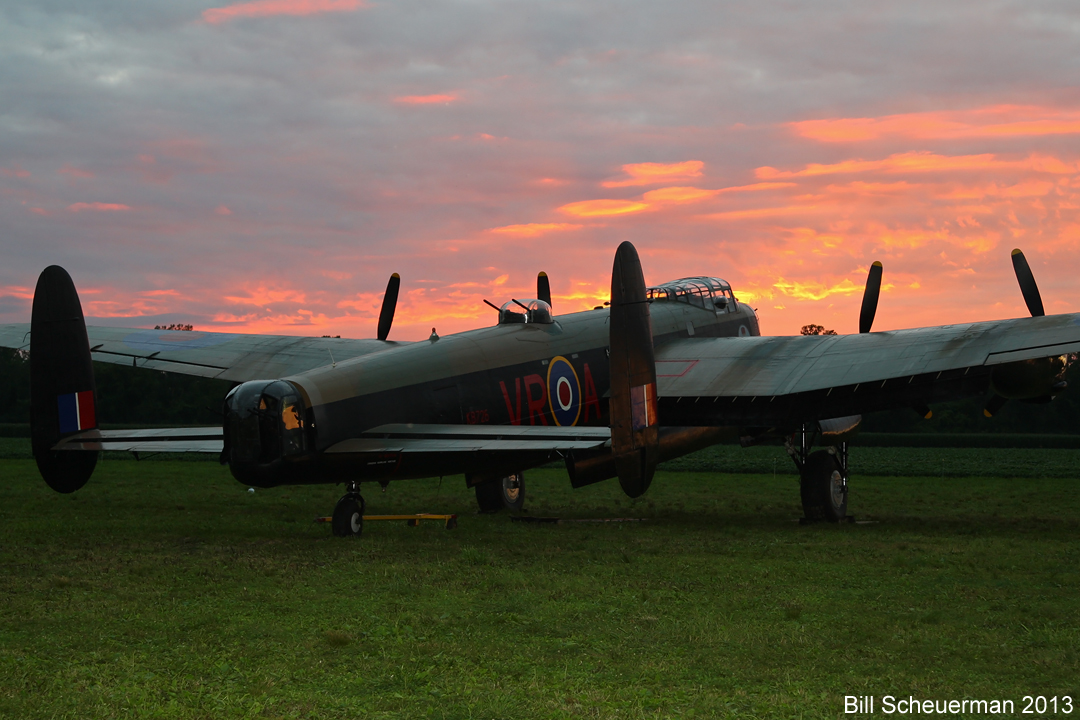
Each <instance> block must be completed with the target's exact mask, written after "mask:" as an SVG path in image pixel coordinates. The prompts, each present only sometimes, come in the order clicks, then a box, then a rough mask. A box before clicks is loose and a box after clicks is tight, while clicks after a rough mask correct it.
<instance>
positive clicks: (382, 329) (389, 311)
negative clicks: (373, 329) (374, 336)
mask: <svg viewBox="0 0 1080 720" xmlns="http://www.w3.org/2000/svg"><path fill="white" fill-rule="evenodd" d="M400 289H401V276H400V275H398V274H397V273H394V274H393V275H391V276H390V282H388V283H386V293H385V294H384V295H383V299H382V310H380V311H379V339H380V340H385V339H386V336H387V335H389V334H390V326H391V325H393V324H394V310H396V309H397V296H398V290H400Z"/></svg>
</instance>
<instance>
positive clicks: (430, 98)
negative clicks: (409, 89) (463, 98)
mask: <svg viewBox="0 0 1080 720" xmlns="http://www.w3.org/2000/svg"><path fill="white" fill-rule="evenodd" d="M457 99H458V97H457V95H453V94H448V93H444V94H437V95H402V96H400V97H396V98H394V102H396V103H400V104H401V105H445V104H447V103H452V102H454V101H456V100H457Z"/></svg>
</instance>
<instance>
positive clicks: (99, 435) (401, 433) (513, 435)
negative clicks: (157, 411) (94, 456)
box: [53, 423, 611, 454]
mask: <svg viewBox="0 0 1080 720" xmlns="http://www.w3.org/2000/svg"><path fill="white" fill-rule="evenodd" d="M610 439H611V430H610V429H608V428H606V427H547V426H543V425H536V426H531V425H525V426H521V425H421V424H413V423H408V424H389V425H380V426H379V427H376V428H372V429H371V430H368V431H366V432H364V433H362V434H361V436H360V437H357V438H352V439H349V440H343V441H342V442H339V443H337V444H335V445H333V446H331V447H330V448H328V449H327V450H326V452H327V453H330V454H341V453H405V454H409V453H473V452H510V453H517V452H534V451H539V452H551V451H567V450H588V449H594V448H599V447H602V446H603V445H604V444H605V443H607V442H608V441H609V440H610ZM53 449H54V450H116V451H121V452H145V453H152V452H153V453H165V452H175V453H220V452H221V450H222V431H221V428H220V427H198V428H153V429H137V430H97V429H95V430H87V431H85V432H81V433H78V434H76V435H70V436H68V437H65V438H63V439H62V440H61V441H60V442H59V443H58V444H57V445H56V447H55V448H53Z"/></svg>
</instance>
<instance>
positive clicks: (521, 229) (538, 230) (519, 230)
mask: <svg viewBox="0 0 1080 720" xmlns="http://www.w3.org/2000/svg"><path fill="white" fill-rule="evenodd" d="M581 227H582V226H581V225H575V224H574V223H526V224H524V225H503V226H502V227H496V228H491V229H490V230H489V231H488V232H493V233H498V234H499V235H510V236H512V237H537V236H538V235H544V234H546V233H550V232H566V231H567V230H578V229H580V228H581Z"/></svg>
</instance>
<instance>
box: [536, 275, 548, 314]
mask: <svg viewBox="0 0 1080 720" xmlns="http://www.w3.org/2000/svg"><path fill="white" fill-rule="evenodd" d="M536 299H537V300H543V301H544V302H546V303H547V304H548V306H550V305H551V285H550V284H549V283H548V276H547V273H546V272H542V271H541V273H540V274H539V275H537V276H536Z"/></svg>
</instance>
